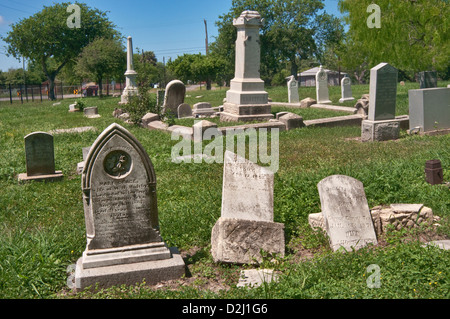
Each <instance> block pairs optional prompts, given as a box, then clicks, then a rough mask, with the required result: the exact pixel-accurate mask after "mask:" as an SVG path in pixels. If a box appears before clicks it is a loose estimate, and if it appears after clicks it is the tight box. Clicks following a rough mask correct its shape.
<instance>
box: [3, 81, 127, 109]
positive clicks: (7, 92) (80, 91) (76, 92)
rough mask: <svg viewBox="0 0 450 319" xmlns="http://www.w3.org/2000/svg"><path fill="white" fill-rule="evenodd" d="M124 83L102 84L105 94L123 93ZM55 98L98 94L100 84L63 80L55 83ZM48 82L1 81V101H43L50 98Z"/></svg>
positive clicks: (11, 102)
mask: <svg viewBox="0 0 450 319" xmlns="http://www.w3.org/2000/svg"><path fill="white" fill-rule="evenodd" d="M124 87H125V84H124V83H115V84H114V85H112V84H110V83H108V84H103V85H102V89H103V90H102V93H103V94H104V95H112V94H115V93H122V88H124ZM54 92H55V98H56V99H64V98H77V97H85V96H97V95H98V94H99V90H98V86H91V87H87V88H86V87H83V86H82V85H64V83H62V82H57V83H55V87H54ZM49 99H50V97H49V85H48V84H9V83H6V84H2V83H0V103H1V104H5V103H10V104H13V103H14V102H15V103H17V102H19V103H27V102H43V101H47V100H49Z"/></svg>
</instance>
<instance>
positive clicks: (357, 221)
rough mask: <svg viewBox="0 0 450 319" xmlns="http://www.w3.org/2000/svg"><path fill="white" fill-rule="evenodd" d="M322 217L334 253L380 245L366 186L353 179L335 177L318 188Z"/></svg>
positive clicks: (330, 177) (326, 179) (324, 180)
mask: <svg viewBox="0 0 450 319" xmlns="http://www.w3.org/2000/svg"><path fill="white" fill-rule="evenodd" d="M317 187H318V189H319V196H320V204H321V206H322V214H323V216H324V219H325V229H326V231H327V234H328V237H329V241H330V246H331V249H332V250H333V251H336V250H338V249H340V248H341V247H343V249H345V250H346V251H351V250H352V249H355V250H358V249H359V248H361V247H364V246H366V245H367V244H377V237H376V233H375V228H374V226H373V221H372V217H371V215H370V210H369V205H368V203H367V199H366V195H365V193H364V187H363V184H362V183H361V182H360V181H358V180H356V179H354V178H352V177H349V176H344V175H332V176H329V177H327V178H324V179H323V180H321V181H320V182H319V184H318V185H317Z"/></svg>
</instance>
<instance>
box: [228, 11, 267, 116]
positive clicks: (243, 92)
mask: <svg viewBox="0 0 450 319" xmlns="http://www.w3.org/2000/svg"><path fill="white" fill-rule="evenodd" d="M233 25H234V26H235V27H236V29H237V38H236V54H235V73H234V78H233V79H232V80H231V81H230V89H229V90H228V91H227V94H226V103H224V105H223V112H222V113H221V114H220V120H221V121H224V122H230V121H232V122H238V121H265V120H269V119H273V114H272V113H271V106H270V104H269V100H268V98H269V94H268V93H267V92H266V91H264V81H263V80H262V79H261V77H260V72H259V70H260V63H261V47H260V39H259V29H260V27H261V26H262V19H261V15H260V14H259V13H258V12H257V11H244V12H242V13H241V15H240V16H239V17H238V18H237V19H234V20H233Z"/></svg>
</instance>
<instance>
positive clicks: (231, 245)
mask: <svg viewBox="0 0 450 319" xmlns="http://www.w3.org/2000/svg"><path fill="white" fill-rule="evenodd" d="M261 250H263V251H265V252H267V253H269V254H276V255H278V256H280V257H284V254H285V241H284V225H283V224H280V223H274V222H267V221H255V220H242V219H229V218H222V217H221V218H219V220H218V221H217V222H216V224H215V225H214V227H213V229H212V232H211V254H212V257H213V260H214V262H222V263H233V264H258V263H260V262H262V260H263V258H262V255H261Z"/></svg>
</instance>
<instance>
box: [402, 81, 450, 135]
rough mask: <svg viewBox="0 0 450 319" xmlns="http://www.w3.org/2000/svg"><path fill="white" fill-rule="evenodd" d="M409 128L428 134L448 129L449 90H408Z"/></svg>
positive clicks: (449, 124) (449, 125) (449, 122)
mask: <svg viewBox="0 0 450 319" xmlns="http://www.w3.org/2000/svg"><path fill="white" fill-rule="evenodd" d="M408 95H409V128H410V130H412V129H419V130H420V132H429V131H435V130H442V129H448V128H450V89H449V88H432V89H421V90H409V91H408Z"/></svg>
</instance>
